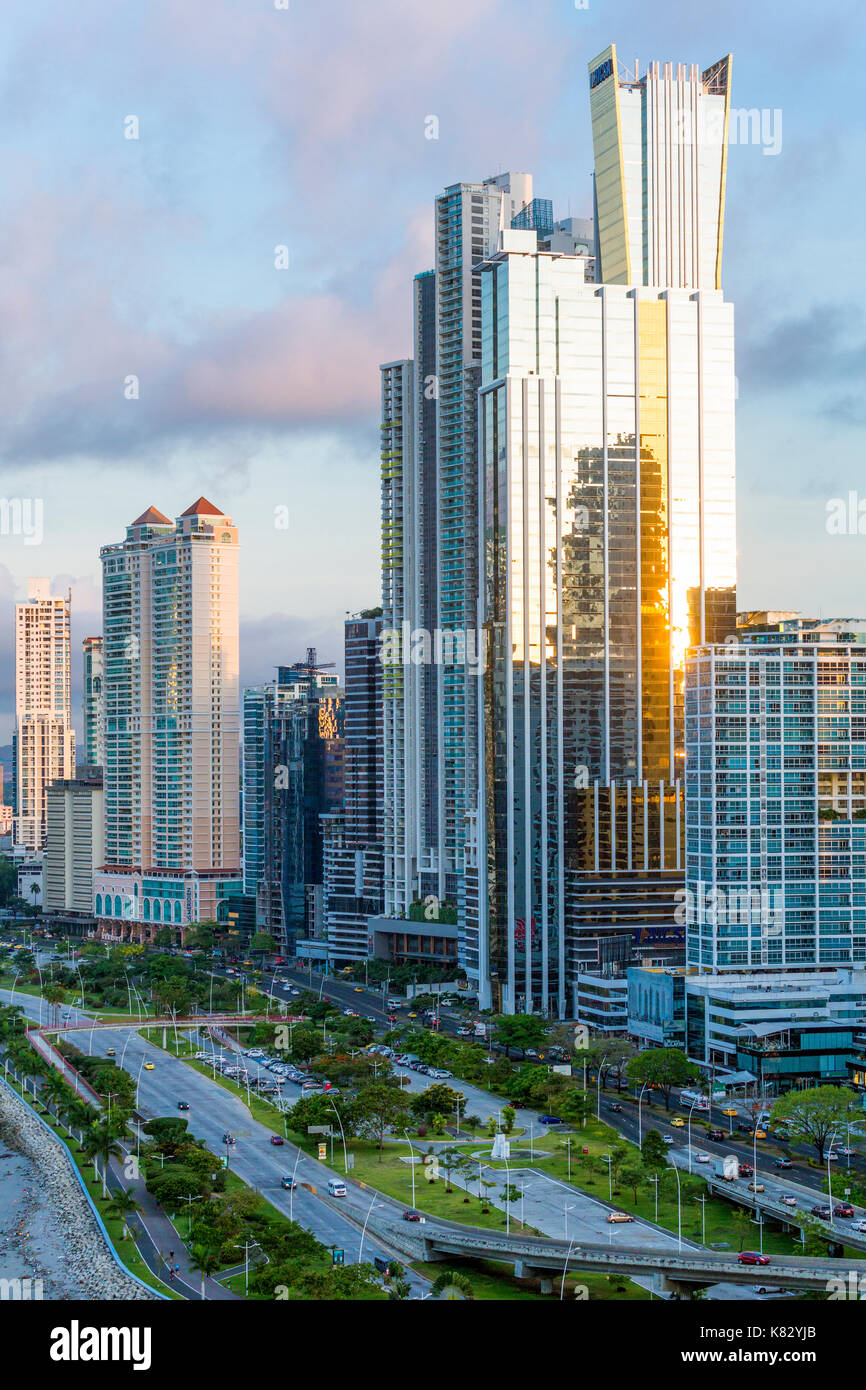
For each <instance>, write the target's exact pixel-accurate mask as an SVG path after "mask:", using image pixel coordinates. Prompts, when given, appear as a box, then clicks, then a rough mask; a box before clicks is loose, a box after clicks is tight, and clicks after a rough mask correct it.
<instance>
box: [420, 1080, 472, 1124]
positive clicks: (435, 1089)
mask: <svg viewBox="0 0 866 1390" xmlns="http://www.w3.org/2000/svg"><path fill="white" fill-rule="evenodd" d="M458 1106H459V1107H460V1113H461V1114H462V1113H463V1110H464V1109H465V1108H466V1098H465V1097H464V1095H463V1093H462V1092H461V1091H455V1089H454V1087H453V1086H446V1085H445V1083H444V1082H442V1081H438V1082H434V1084H433V1085H432V1086H428V1087H427V1089H426V1090H425V1091H421V1092H420V1093H419V1094H418V1095H414V1096H413V1097H412V1099H411V1100H410V1102H409V1108H410V1110H411V1111H412V1114H413V1115H421V1116H423V1115H456V1113H457V1107H458Z"/></svg>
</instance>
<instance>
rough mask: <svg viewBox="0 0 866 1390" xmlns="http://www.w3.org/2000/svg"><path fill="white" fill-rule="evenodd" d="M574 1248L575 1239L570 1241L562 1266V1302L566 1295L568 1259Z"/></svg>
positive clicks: (560, 1288)
mask: <svg viewBox="0 0 866 1390" xmlns="http://www.w3.org/2000/svg"><path fill="white" fill-rule="evenodd" d="M573 1249H574V1241H573V1240H572V1241H570V1242H569V1246H568V1249H567V1250H566V1252H565V1263H564V1264H563V1266H562V1283H561V1284H560V1286H559V1301H560V1303H561V1302H562V1300H563V1299H564V1297H565V1276H566V1274H567V1272H568V1261H569V1257H570V1255H571V1252H572V1250H573Z"/></svg>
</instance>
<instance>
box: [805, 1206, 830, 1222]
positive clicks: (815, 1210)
mask: <svg viewBox="0 0 866 1390" xmlns="http://www.w3.org/2000/svg"><path fill="white" fill-rule="evenodd" d="M809 1213H810V1215H812V1216H820V1218H821V1220H822V1221H829V1219H830V1208H829V1207H828V1206H827V1204H826V1202H822V1203H819V1204H818V1206H815V1207H810V1208H809Z"/></svg>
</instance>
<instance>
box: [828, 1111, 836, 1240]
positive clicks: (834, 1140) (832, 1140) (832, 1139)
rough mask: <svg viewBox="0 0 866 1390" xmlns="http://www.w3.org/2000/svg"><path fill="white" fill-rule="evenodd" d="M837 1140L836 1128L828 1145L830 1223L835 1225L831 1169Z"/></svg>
mask: <svg viewBox="0 0 866 1390" xmlns="http://www.w3.org/2000/svg"><path fill="white" fill-rule="evenodd" d="M835 1142H836V1130H835V1129H834V1130H833V1133H832V1134H831V1135H830V1143H829V1144H828V1146H827V1191H828V1193H829V1195H830V1225H831V1227H832V1225H833V1174H832V1172H831V1169H830V1155H831V1153H832V1152H833V1145H834V1144H835Z"/></svg>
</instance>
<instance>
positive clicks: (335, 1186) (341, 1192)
mask: <svg viewBox="0 0 866 1390" xmlns="http://www.w3.org/2000/svg"><path fill="white" fill-rule="evenodd" d="M345 1195H346V1184H345V1183H344V1182H341V1181H340V1179H339V1178H329V1179H328V1196H329V1197H345Z"/></svg>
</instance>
